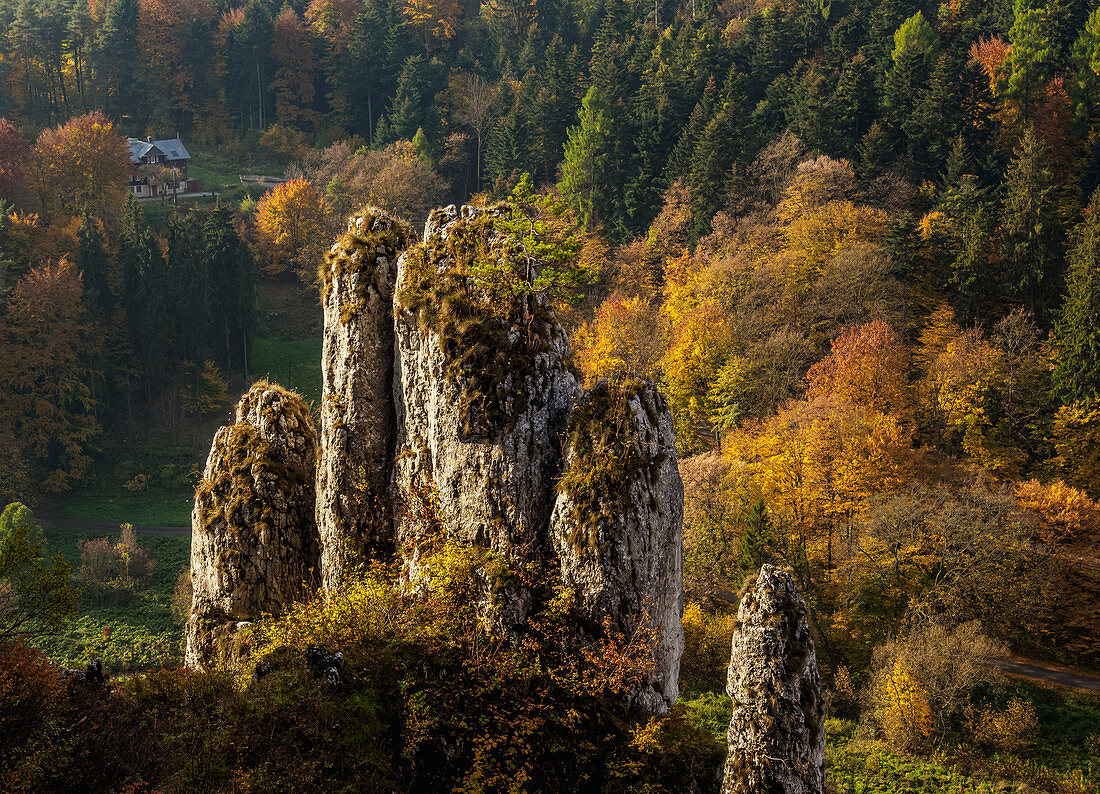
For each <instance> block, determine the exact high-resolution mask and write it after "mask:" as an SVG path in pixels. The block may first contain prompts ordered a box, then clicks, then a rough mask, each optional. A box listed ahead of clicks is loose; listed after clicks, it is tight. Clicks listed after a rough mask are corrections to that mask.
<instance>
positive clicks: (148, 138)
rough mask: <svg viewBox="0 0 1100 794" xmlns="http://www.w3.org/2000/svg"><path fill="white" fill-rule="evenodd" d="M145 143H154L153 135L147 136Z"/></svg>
mask: <svg viewBox="0 0 1100 794" xmlns="http://www.w3.org/2000/svg"><path fill="white" fill-rule="evenodd" d="M145 142H146V143H152V142H153V136H152V135H146V136H145Z"/></svg>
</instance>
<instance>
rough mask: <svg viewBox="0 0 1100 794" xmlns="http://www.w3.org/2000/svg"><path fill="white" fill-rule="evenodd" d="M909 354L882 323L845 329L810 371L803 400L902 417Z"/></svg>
mask: <svg viewBox="0 0 1100 794" xmlns="http://www.w3.org/2000/svg"><path fill="white" fill-rule="evenodd" d="M908 370H909V351H908V350H906V348H905V345H904V343H903V342H902V341H901V337H899V336H898V335H897V332H896V331H894V329H893V328H891V327H890V325H889V324H888V323H886V322H884V321H883V320H876V321H875V322H872V323H867V324H866V325H862V326H860V327H858V328H849V329H847V330H846V331H844V332H843V333H841V334H840V336H838V337H837V338H836V339H834V340H833V350H832V353H830V354H829V355H828V356H827V357H825V358H823V359H822V360H821V361H819V362H817V363H816V364H814V365H813V366H812V367H810V371H809V373H807V375H806V382H807V384H808V385H809V389H808V390H807V396H809V397H824V396H828V395H834V396H836V397H839V398H841V399H844V400H848V401H849V402H851V403H853V404H855V405H861V406H863V407H864V408H869V409H871V410H875V411H880V412H882V413H884V414H892V415H894V416H897V417H904V416H906V415H908V413H909V411H910V399H909V393H908V392H909V388H908V382H907V376H908Z"/></svg>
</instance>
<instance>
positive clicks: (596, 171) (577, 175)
mask: <svg viewBox="0 0 1100 794" xmlns="http://www.w3.org/2000/svg"><path fill="white" fill-rule="evenodd" d="M614 138H615V130H614V129H613V128H612V124H611V118H610V113H609V110H608V102H607V98H606V97H605V96H604V95H603V93H602V92H601V91H600V89H599V88H598V87H597V86H592V87H591V88H590V89H588V93H587V94H586V95H585V97H584V101H583V102H582V103H581V110H580V113H578V114H577V125H576V126H575V127H570V128H569V134H568V139H567V140H566V143H565V161H564V162H563V163H562V179H561V188H562V193H563V194H564V195H565V196H567V197H568V198H569V200H570V201H571V202H572V204H573V205H574V207H575V208H576V210H577V212H578V213H579V214H580V216H581V219H582V220H583V221H584V223H585V225H586V226H591V225H593V224H594V223H596V222H597V221H598V220H602V219H603V216H604V213H605V212H606V209H607V206H608V204H609V202H608V200H607V195H606V194H607V192H608V190H609V189H613V187H614V185H613V184H612V183H610V180H609V179H608V170H609V168H610V167H611V163H610V160H611V153H612V151H613V146H614Z"/></svg>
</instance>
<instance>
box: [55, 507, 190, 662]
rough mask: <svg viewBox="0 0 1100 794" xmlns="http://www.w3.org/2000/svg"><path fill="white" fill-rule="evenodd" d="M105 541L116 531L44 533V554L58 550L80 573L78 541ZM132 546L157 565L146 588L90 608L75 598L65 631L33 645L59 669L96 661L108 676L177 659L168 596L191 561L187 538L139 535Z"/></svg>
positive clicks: (178, 631) (177, 637)
mask: <svg viewBox="0 0 1100 794" xmlns="http://www.w3.org/2000/svg"><path fill="white" fill-rule="evenodd" d="M101 537H109V538H110V539H111V540H112V541H117V540H118V532H113V533H109V532H103V531H96V530H85V529H69V528H58V529H47V532H46V541H47V544H48V547H49V553H50V554H54V553H56V552H58V551H60V552H61V553H63V554H64V555H65V557H66V558H68V559H69V560H71V561H72V563H73V570H74V572H77V571H79V569H80V545H79V544H80V541H82V540H93V539H95V538H101ZM138 542H139V544H140V545H141V546H142V547H143V548H147V549H149V550H150V551H151V552H152V553H153V556H154V557H155V558H156V560H157V567H156V571H155V573H154V576H153V582H152V584H151V585H150V586H149V587H148V588H146V589H144V590H138V591H133V592H129V591H128V592H125V593H120V594H119V598H117V599H115V603H96V602H95V601H93V600H92V599H91V598H89V597H86V596H84V595H82V596H81V598H80V603H79V607H78V610H79V616H78V617H77V618H76V619H75V620H74V621H73V622H71V623H69V624H68V625H67V626H66V628H65V631H64V632H62V633H61V634H60V635H58V636H55V637H47V638H43V639H41V640H39V641H38V643H37V645H38V647H40V648H41V649H42V650H43V651H45V652H46V653H47V654H49V655H50V656H51V657H52V658H53V659H54V660H55V661H57V662H58V663H59V664H61V665H63V666H70V667H71V666H79V665H83V664H85V663H87V662H89V661H91V660H93V659H101V660H102V661H103V664H104V668H105V669H106V670H108V671H111V672H113V673H119V672H129V671H133V670H146V669H149V668H151V667H155V666H157V665H160V664H167V663H171V662H175V661H178V660H179V659H180V658H182V639H183V629H182V627H181V626H180V624H179V622H178V621H177V619H176V618H175V617H174V616H173V614H172V610H171V602H172V595H173V593H174V591H175V587H176V581H177V580H178V578H179V575H180V572H181V571H183V570H184V569H186V568H187V566H188V564H189V562H190V556H191V538H190V536H189V535H152V534H145V533H141V534H139V535H138ZM104 628H107V629H108V632H107V634H108V635H109V636H104Z"/></svg>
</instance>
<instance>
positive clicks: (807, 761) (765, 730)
mask: <svg viewBox="0 0 1100 794" xmlns="http://www.w3.org/2000/svg"><path fill="white" fill-rule="evenodd" d="M726 691H727V692H728V694H729V695H730V697H731V698H732V700H733V715H732V717H731V719H730V727H729V732H728V733H727V743H728V746H729V756H728V758H727V760H726V765H725V771H724V779H723V784H722V792H723V794H749V793H750V792H759V791H775V792H780V794H820V792H822V791H823V790H824V783H825V738H824V735H825V734H824V726H823V723H824V706H823V703H822V699H821V682H820V677H819V675H818V670H817V658H816V654H815V651H814V641H813V637H812V635H811V634H810V628H809V622H808V613H807V609H806V603H805V601H803V600H802V595H801V593H800V591H799V588H798V583H797V582H796V581H795V579H794V577H793V576H792V575H791V574H790V573H788V572H786V571H783V570H780V569H778V568H775V567H773V566H771V565H764V566H763V567H762V568H761V569H760V573H759V575H757V576H755V577H753V578H752V579H751V580H750V581H749V582H748V583H747V584H746V587H745V590H744V592H743V593H742V597H741V603H740V606H739V608H738V612H737V627H736V629H735V630H734V635H733V640H732V644H731V653H730V666H729V677H728V683H727V688H726Z"/></svg>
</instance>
